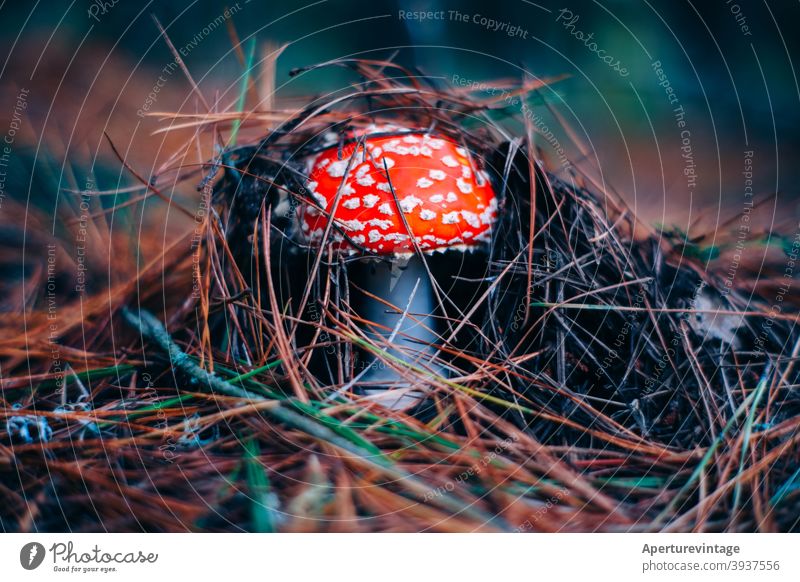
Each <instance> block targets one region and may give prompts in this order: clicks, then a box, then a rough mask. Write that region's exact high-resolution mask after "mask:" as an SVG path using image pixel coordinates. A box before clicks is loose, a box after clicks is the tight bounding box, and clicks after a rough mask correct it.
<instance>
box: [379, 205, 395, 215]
mask: <svg viewBox="0 0 800 582" xmlns="http://www.w3.org/2000/svg"><path fill="white" fill-rule="evenodd" d="M378 212H380V213H381V214H385V215H387V216H392V215H393V214H394V210H392V205H391V204H389V203H388V202H384V203H383V204H381V205H380V206H378Z"/></svg>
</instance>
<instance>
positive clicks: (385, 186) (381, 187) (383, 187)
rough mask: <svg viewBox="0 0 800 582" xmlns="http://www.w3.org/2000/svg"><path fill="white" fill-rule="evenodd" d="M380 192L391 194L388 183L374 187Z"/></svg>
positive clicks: (381, 183)
mask: <svg viewBox="0 0 800 582" xmlns="http://www.w3.org/2000/svg"><path fill="white" fill-rule="evenodd" d="M375 187H376V188H377V189H378V190H380V191H381V192H391V191H392V187H391V186H389V182H380V183H379V184H378V185H377V186H375Z"/></svg>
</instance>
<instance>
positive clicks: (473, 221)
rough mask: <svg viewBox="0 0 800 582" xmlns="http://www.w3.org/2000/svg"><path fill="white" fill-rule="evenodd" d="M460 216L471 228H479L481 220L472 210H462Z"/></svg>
mask: <svg viewBox="0 0 800 582" xmlns="http://www.w3.org/2000/svg"><path fill="white" fill-rule="evenodd" d="M461 216H463V217H464V220H466V221H467V224H469V225H470V226H472V227H473V228H479V227H480V225H481V221H480V219H479V218H478V215H477V214H475V213H474V212H470V211H469V210H462V211H461Z"/></svg>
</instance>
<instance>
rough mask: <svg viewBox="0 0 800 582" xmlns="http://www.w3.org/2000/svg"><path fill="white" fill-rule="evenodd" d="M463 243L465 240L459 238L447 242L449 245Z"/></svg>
mask: <svg viewBox="0 0 800 582" xmlns="http://www.w3.org/2000/svg"><path fill="white" fill-rule="evenodd" d="M463 242H464V240H463V239H461V238H459V237H455V238H451V239H450V240H449V241H447V244H448V245H455V244H458V243H463Z"/></svg>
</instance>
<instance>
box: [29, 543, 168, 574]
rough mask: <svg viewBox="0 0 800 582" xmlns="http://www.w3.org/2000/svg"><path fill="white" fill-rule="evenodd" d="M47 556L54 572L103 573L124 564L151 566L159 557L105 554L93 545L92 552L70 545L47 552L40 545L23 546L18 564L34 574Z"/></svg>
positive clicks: (56, 545)
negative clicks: (33, 571)
mask: <svg viewBox="0 0 800 582" xmlns="http://www.w3.org/2000/svg"><path fill="white" fill-rule="evenodd" d="M48 555H49V556H50V558H51V559H52V562H50V563H52V568H53V571H54V572H72V573H82V574H89V573H102V574H108V573H111V572H118V571H119V570H120V569H121V568H120V566H123V567H124V565H127V564H154V563H155V562H156V561H157V560H158V554H156V553H153V552H143V551H142V550H132V551H131V550H122V551H116V550H115V551H111V550H106V549H103V548H101V547H100V546H98V545H97V544H95V545H94V546H93V547H91V548H88V549H86V548H79V547H76V546H75V545H74V544H73V543H72V542H66V543H64V542H56V543H54V544H53V545H52V546H50V548H49V549H45V547H44V546H43V545H42V544H40V543H39V542H30V543H27V544H25V545H24V546H22V549H21V550H20V552H19V563H20V565H21V566H22V567H23V568H25V569H26V570H35V569H36V568H38V567H39V566H41V565H42V563H43V562H44V560H45V558H46V557H47V556H48Z"/></svg>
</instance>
